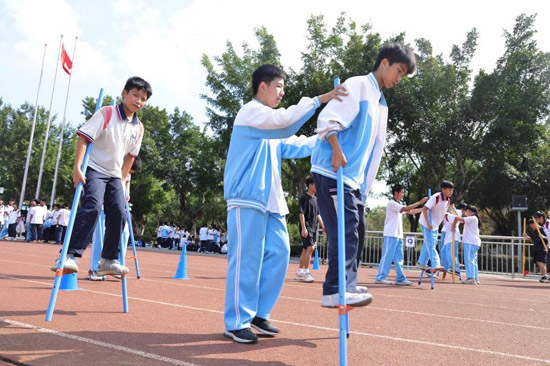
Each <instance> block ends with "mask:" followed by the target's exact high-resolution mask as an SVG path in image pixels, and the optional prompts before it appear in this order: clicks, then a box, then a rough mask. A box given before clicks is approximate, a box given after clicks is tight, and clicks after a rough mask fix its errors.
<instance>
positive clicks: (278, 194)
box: [266, 140, 289, 216]
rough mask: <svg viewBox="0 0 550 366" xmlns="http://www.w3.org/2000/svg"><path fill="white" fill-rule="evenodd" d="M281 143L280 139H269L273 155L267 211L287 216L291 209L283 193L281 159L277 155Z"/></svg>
mask: <svg viewBox="0 0 550 366" xmlns="http://www.w3.org/2000/svg"><path fill="white" fill-rule="evenodd" d="M279 143H280V142H279V140H269V149H270V150H269V151H270V155H271V190H270V191H269V199H268V200H267V207H266V211H269V212H273V213H277V214H279V215H282V216H285V215H288V213H289V211H288V205H287V204H286V200H285V195H284V193H283V185H282V184H281V177H280V175H279V170H280V168H279V159H278V157H277V146H278V145H279Z"/></svg>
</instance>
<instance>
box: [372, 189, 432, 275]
mask: <svg viewBox="0 0 550 366" xmlns="http://www.w3.org/2000/svg"><path fill="white" fill-rule="evenodd" d="M391 192H392V198H391V200H390V201H389V202H388V205H387V206H386V219H385V221H384V244H383V245H382V258H380V265H379V266H378V274H377V275H376V283H378V284H384V285H391V282H390V281H388V280H387V279H386V277H387V276H388V273H389V272H390V268H391V264H392V262H393V263H394V264H395V273H396V274H397V276H396V278H395V284H396V285H398V286H410V285H412V282H411V281H409V280H407V277H406V276H405V273H403V215H415V214H417V213H420V212H422V209H419V208H417V207H418V206H420V205H422V204H424V203H425V202H426V201H427V200H428V197H424V198H422V199H421V200H420V201H418V202H415V203H413V204H412V205H408V206H405V205H403V204H402V203H401V201H402V200H403V197H404V196H405V187H403V186H402V185H401V184H396V185H394V186H393V187H392V189H391Z"/></svg>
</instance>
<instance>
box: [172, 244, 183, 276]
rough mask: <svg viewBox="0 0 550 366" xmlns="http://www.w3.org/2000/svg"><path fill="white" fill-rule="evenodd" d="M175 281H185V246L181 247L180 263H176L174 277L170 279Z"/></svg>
mask: <svg viewBox="0 0 550 366" xmlns="http://www.w3.org/2000/svg"><path fill="white" fill-rule="evenodd" d="M172 278H173V279H176V280H186V279H187V246H186V245H183V246H182V247H181V255H180V261H179V263H178V269H177V270H176V275H175V276H174V277H172Z"/></svg>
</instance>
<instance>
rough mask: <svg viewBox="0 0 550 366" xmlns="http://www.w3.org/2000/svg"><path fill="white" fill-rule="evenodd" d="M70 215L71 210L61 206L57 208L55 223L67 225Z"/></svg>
mask: <svg viewBox="0 0 550 366" xmlns="http://www.w3.org/2000/svg"><path fill="white" fill-rule="evenodd" d="M70 216H71V210H68V209H66V208H62V209H61V210H59V215H58V216H57V225H61V226H68V225H69V217H70Z"/></svg>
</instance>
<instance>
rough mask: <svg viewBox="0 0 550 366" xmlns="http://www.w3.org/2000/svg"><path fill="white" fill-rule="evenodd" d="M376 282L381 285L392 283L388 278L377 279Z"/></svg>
mask: <svg viewBox="0 0 550 366" xmlns="http://www.w3.org/2000/svg"><path fill="white" fill-rule="evenodd" d="M374 283H377V284H379V285H391V282H390V281H388V280H376V281H374Z"/></svg>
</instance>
